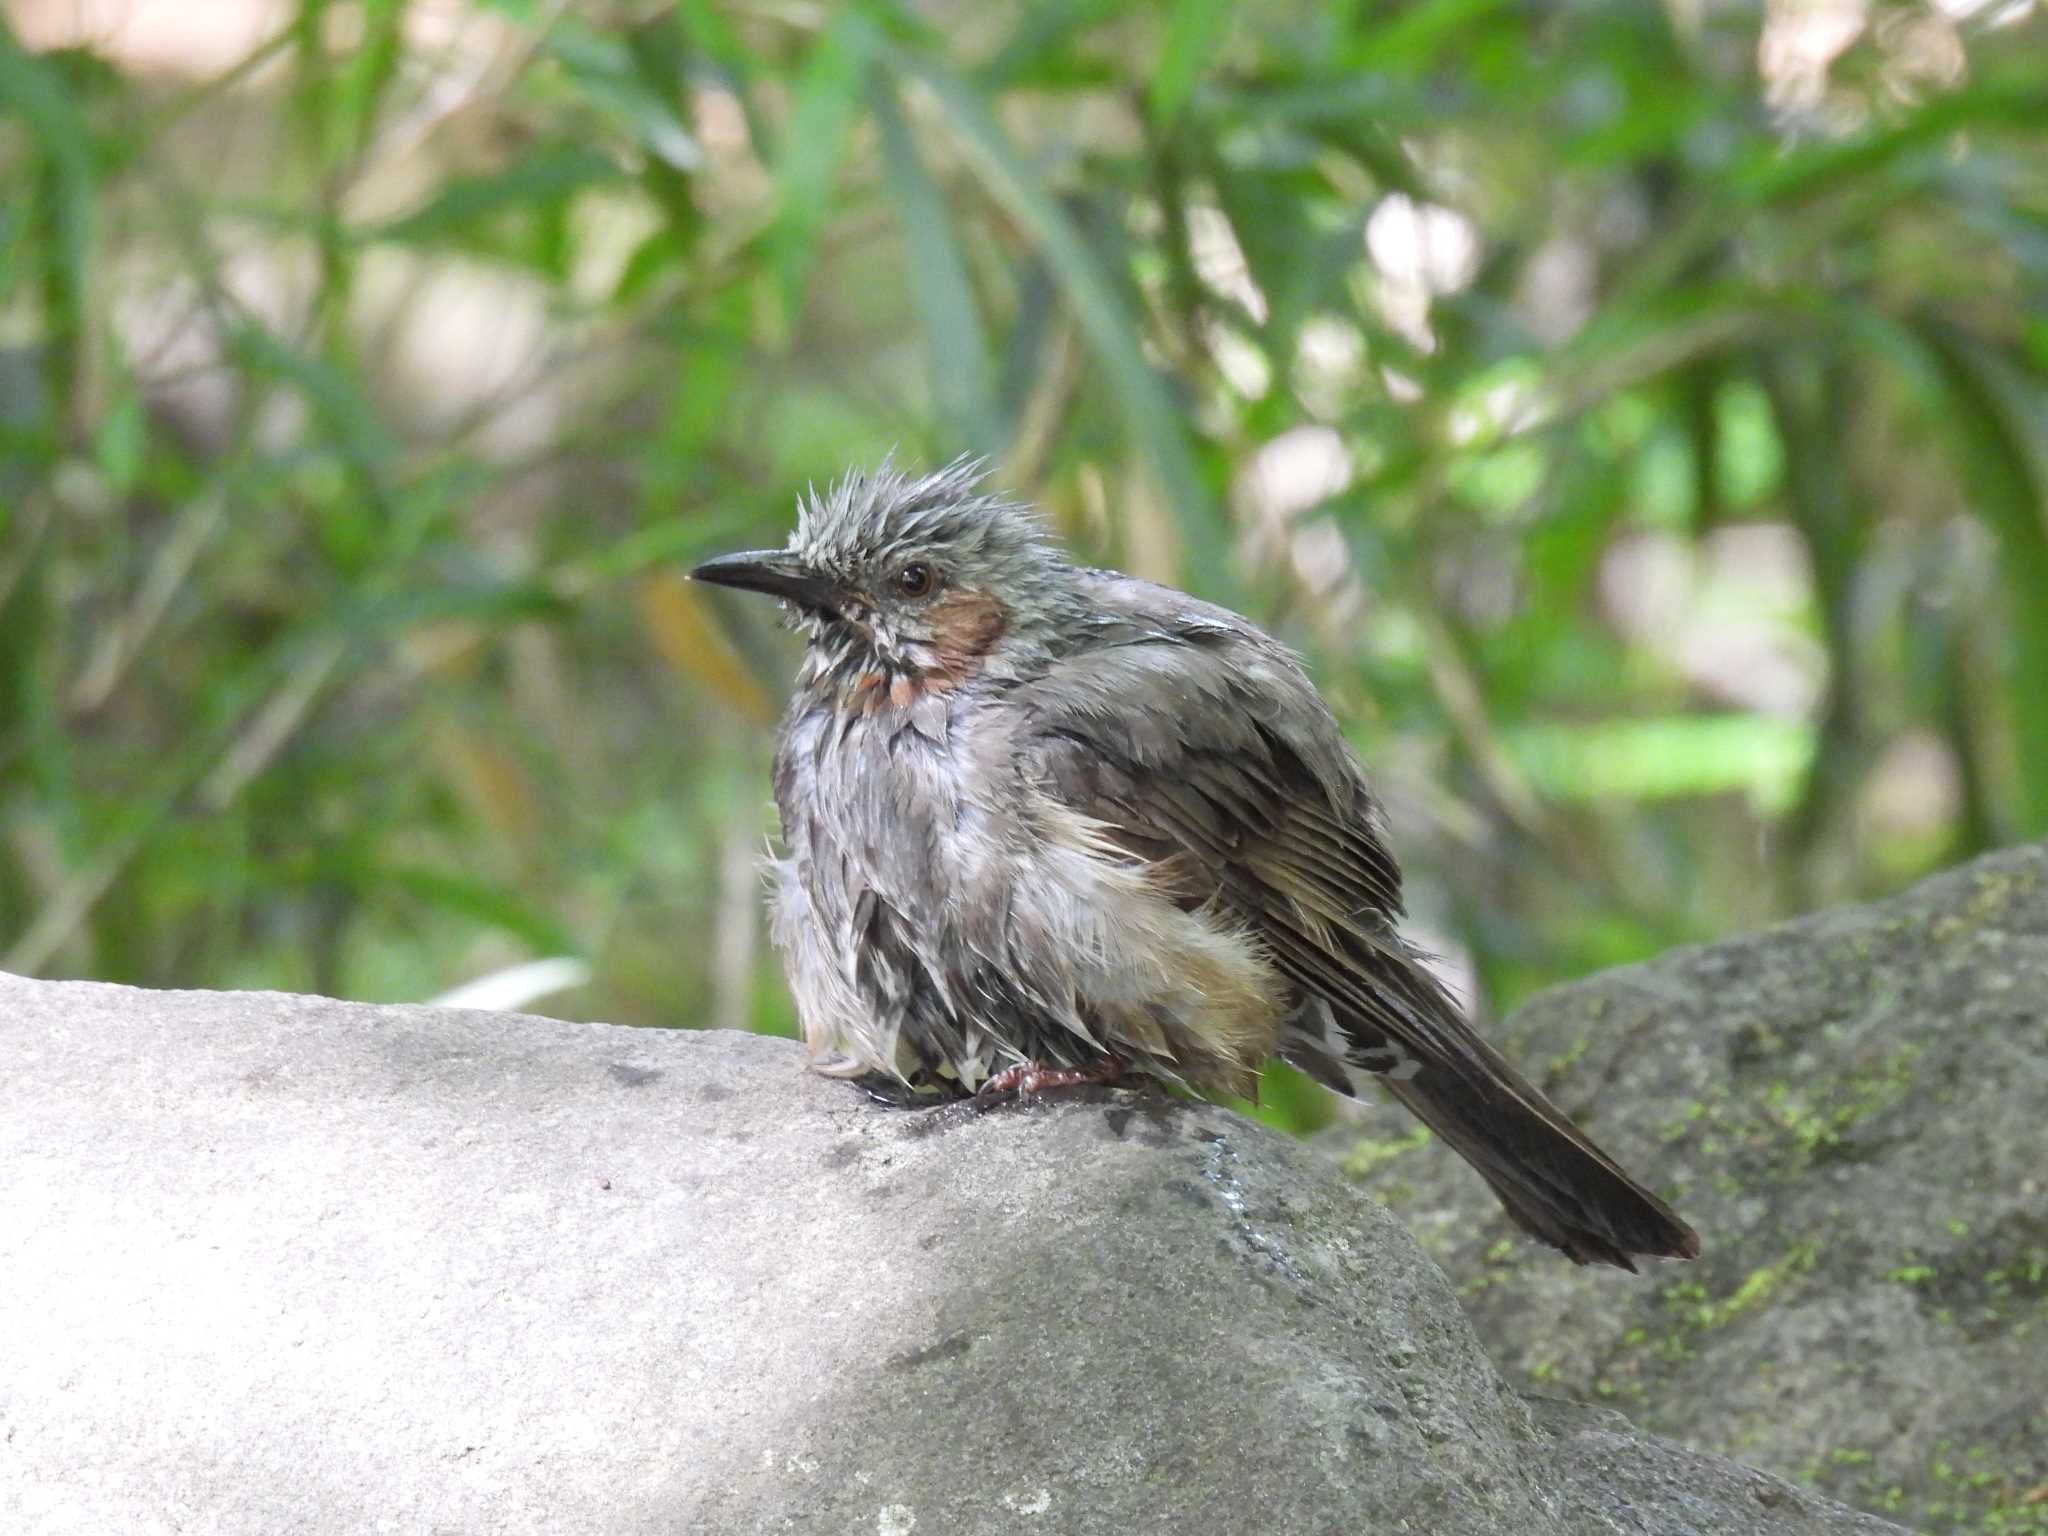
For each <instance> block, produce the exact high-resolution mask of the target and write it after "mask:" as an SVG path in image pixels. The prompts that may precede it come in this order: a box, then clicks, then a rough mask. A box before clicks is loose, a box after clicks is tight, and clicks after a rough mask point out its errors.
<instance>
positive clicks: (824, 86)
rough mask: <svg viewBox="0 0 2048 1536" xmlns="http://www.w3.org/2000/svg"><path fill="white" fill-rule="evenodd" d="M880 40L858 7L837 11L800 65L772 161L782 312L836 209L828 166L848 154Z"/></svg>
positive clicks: (793, 301)
mask: <svg viewBox="0 0 2048 1536" xmlns="http://www.w3.org/2000/svg"><path fill="white" fill-rule="evenodd" d="M879 42H880V35H879V34H878V33H877V32H876V31H875V29H874V27H873V25H872V24H871V23H870V22H869V21H868V19H867V18H866V17H865V16H863V15H862V14H861V13H860V12H859V11H857V10H844V11H841V12H840V13H839V14H838V15H837V16H835V17H834V18H833V20H832V23H831V25H829V26H828V27H826V29H825V30H824V32H823V33H822V34H820V36H819V38H818V40H817V42H816V43H815V44H814V45H813V46H812V48H811V51H810V53H809V54H808V55H807V56H806V57H805V59H804V64H803V68H802V69H800V70H799V71H798V72H797V77H796V82H795V96H794V98H793V100H792V101H791V104H790V111H789V132H788V135H787V136H786V137H785V139H784V140H783V145H782V157H781V159H780V161H779V163H778V164H777V165H776V168H775V180H776V183H777V191H778V193H779V207H778V209H777V213H776V218H775V227H774V228H773V229H772V230H771V231H770V232H769V238H768V247H769V252H770V255H771V259H772V260H773V262H774V265H775V273H776V278H777V282H778V285H779V286H780V288H781V292H782V303H783V310H784V313H785V314H791V315H793V314H794V313H795V312H796V309H797V306H798V303H799V302H800V300H801V298H802V294H803V286H804V279H805V277H806V276H807V275H808V274H809V272H810V266H811V257H812V255H813V253H814V251H815V249H816V246H817V241H818V232H819V231H820V230H821V229H823V228H824V227H825V222H826V220H827V219H828V218H829V217H830V215H831V214H832V212H833V203H834V198H833V191H832V178H833V173H834V172H835V171H836V170H837V169H838V167H839V162H840V160H841V158H842V157H843V156H844V155H845V153H846V145H847V140H848V138H849V136H850V135H851V133H852V130H853V122H854V118H855V115H856V114H857V113H858V111H859V109H860V103H861V98H862V97H863V96H864V95H865V94H866V92H867V81H868V72H869V68H870V66H871V64H872V63H873V60H874V54H875V49H876V47H877V45H878V44H879Z"/></svg>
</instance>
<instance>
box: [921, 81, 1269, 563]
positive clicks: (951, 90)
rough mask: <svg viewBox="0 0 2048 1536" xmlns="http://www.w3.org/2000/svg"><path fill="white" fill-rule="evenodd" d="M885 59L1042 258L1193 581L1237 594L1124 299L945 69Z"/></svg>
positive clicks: (1176, 414) (1174, 416) (1218, 522)
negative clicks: (930, 101) (922, 93)
mask: <svg viewBox="0 0 2048 1536" xmlns="http://www.w3.org/2000/svg"><path fill="white" fill-rule="evenodd" d="M890 59H891V62H892V64H893V66H894V68H895V69H896V70H897V71H898V72H900V73H902V74H906V75H910V76H913V77H915V78H916V79H918V80H921V81H922V82H924V84H925V86H926V88H927V89H928V90H930V92H931V93H932V95H933V97H934V98H935V99H936V100H937V102H938V104H939V107H940V109H941V110H942V111H943V112H944V114H945V117H946V121H947V122H948V124H949V125H950V126H951V127H952V129H953V131H954V133H955V135H957V137H958V138H959V140H960V143H961V146H962V148H964V149H965V150H966V151H967V154H968V158H969V160H970V162H971V163H972V165H973V166H974V169H975V171H976V172H977V174H979V176H980V177H981V180H982V184H983V186H985V187H986V188H987V189H988V192H989V195H990V196H991V197H993V198H995V200H996V201H997V202H999V203H1001V204H1002V205H1003V206H1004V207H1005V208H1006V209H1008V210H1009V212H1010V215H1011V217H1012V218H1014V219H1016V221H1017V222H1018V224H1019V225H1021V226H1022V227H1023V229H1024V231H1025V232H1026V233H1027V234H1028V235H1029V236H1030V237H1031V239H1032V241H1033V242H1034V243H1035V244H1036V245H1037V246H1038V248H1039V250H1040V251H1041V252H1043V254H1044V256H1045V260H1046V264H1047V266H1049V267H1050V268H1051V269H1052V271H1053V274H1054V275H1055V276H1056V277H1057V278H1058V279H1059V283H1060V286H1061V288H1062V289H1063V290H1064V291H1065V293H1066V295H1067V298H1068V300H1069V302H1071V303H1072V304H1073V306H1074V312H1075V314H1076V316H1077V317H1078V318H1079V320H1080V324H1081V330H1082V333H1083V334H1084V335H1085V336H1086V337H1087V338H1088V341H1089V344H1090V346H1091V347H1093V349H1094V352H1095V356H1096V358H1097V359H1098V361H1100V363H1101V364H1102V366H1103V370H1104V372H1105V373H1106V374H1107V375H1108V377H1109V381H1110V385H1111V387H1112V388H1113V389H1114V390H1115V392H1116V395H1117V398H1118V400H1119V402H1120V403H1121V405H1122V407H1123V412H1124V417H1125V420H1126V421H1127V422H1128V424H1129V426H1130V428H1131V430H1132V432H1133V433H1134V434H1135V435H1136V437H1137V440H1138V443H1139V446H1140V447H1141V448H1142V449H1143V450H1144V452H1145V455H1146V457H1147V458H1149V459H1150V460H1151V462H1152V467H1153V469H1154V471H1155V472H1156V473H1157V474H1158V476H1159V478H1160V481H1161V482H1162V485H1163V487H1164V489H1165V491H1166V495H1167V498H1168V500H1169V502H1170V503H1171V504H1172V505H1173V506H1174V508H1175V510H1176V511H1177V512H1178V513H1179V515H1180V516H1181V517H1182V518H1183V519H1184V520H1185V522H1186V525H1187V526H1188V527H1189V528H1190V529H1191V531H1192V533H1193V537H1192V539H1191V540H1190V548H1189V556H1190V560H1191V563H1192V565H1193V567H1194V570H1195V573H1196V575H1197V577H1198V578H1199V581H1200V584H1201V585H1202V587H1203V588H1204V590H1205V591H1207V592H1209V593H1211V594H1212V595H1215V596H1218V597H1219V598H1221V599H1223V600H1225V601H1227V600H1228V599H1229V597H1230V595H1231V593H1232V592H1233V591H1234V589H1235V582H1234V580H1233V579H1232V576H1231V573H1230V569H1229V564H1228V560H1227V558H1226V555H1227V551H1228V549H1229V547H1230V539H1229V533H1228V530H1227V529H1226V527H1225V525H1224V521H1223V517H1222V514H1221V512H1220V511H1219V509H1218V508H1217V506H1216V504H1215V501H1214V500H1213V499H1212V498H1211V497H1210V495H1209V493H1208V491H1207V489H1206V488H1205V487H1204V486H1203V484H1202V480H1201V476H1200V475H1199V474H1198V473H1197V471H1196V468H1195V458H1194V454H1193V453H1192V452H1191V451H1190V450H1189V447H1188V441H1187V437H1186V434H1185V429H1184V428H1183V427H1182V425H1181V421H1180V409H1179V407H1178V406H1177V405H1176V404H1175V402H1174V400H1173V397H1172V396H1171V395H1170V394H1169V393H1168V391H1167V388H1166V385H1165V384H1164V382H1163V381H1162V380H1161V379H1160V377H1159V375H1158V374H1157V373H1156V372H1155V371H1154V370H1153V367H1152V365H1151V363H1149V362H1148V361H1146V358H1145V350H1144V343H1143V341H1142V339H1141V337H1140V334H1139V331H1138V328H1137V326H1136V324H1135V323H1134V322H1133V320H1132V319H1131V316H1130V313H1129V311H1128V310H1127V309H1126V307H1125V305H1124V301H1123V296H1122V294H1121V293H1120V292H1119V291H1118V289H1117V286H1116V285H1115V284H1114V283H1113V282H1111V281H1110V279H1109V276H1108V275H1107V274H1106V273H1105V272H1104V271H1103V270H1102V266H1101V263H1100V262H1099V260H1098V259H1097V257H1096V255H1095V252H1094V251H1093V250H1091V249H1090V248H1089V246H1088V243H1087V242H1086V241H1085V240H1084V239H1082V237H1081V234H1080V231H1079V230H1077V229H1076V228H1075V227H1074V222H1073V220H1072V219H1071V218H1070V217H1069V216H1068V214H1067V211H1066V209H1064V208H1063V207H1061V205H1060V203H1059V201H1058V199H1056V198H1055V197H1054V196H1053V195H1052V193H1051V192H1050V191H1049V190H1048V189H1047V188H1046V186H1045V183H1044V181H1043V180H1042V179H1041V178H1040V176H1039V174H1038V172H1037V170H1036V169H1035V168H1034V167H1033V166H1031V165H1030V164H1029V163H1028V162H1027V161H1026V160H1025V159H1024V157H1023V156H1022V155H1021V154H1019V153H1018V151H1017V148H1016V146H1015V145H1014V144H1012V143H1011V142H1010V138H1009V135H1008V134H1006V133H1004V132H1003V130H1002V129H1001V127H1000V126H998V124H997V123H996V120H995V118H994V117H993V116H992V115H991V114H990V112H989V110H988V108H987V106H986V105H985V104H984V103H983V102H982V101H981V100H980V98H979V97H977V96H976V95H975V93H974V91H973V90H972V89H971V88H970V87H969V86H968V84H967V83H966V82H965V81H964V80H962V79H961V78H960V77H959V76H958V75H956V74H954V73H953V72H952V71H951V70H950V69H948V68H946V67H945V66H944V65H943V64H940V63H938V62H937V61H935V60H933V59H929V58H925V57H923V56H921V55H916V54H908V53H904V52H902V51H900V50H895V49H892V50H891V51H890Z"/></svg>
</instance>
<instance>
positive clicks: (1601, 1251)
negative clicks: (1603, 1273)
mask: <svg viewBox="0 0 2048 1536" xmlns="http://www.w3.org/2000/svg"><path fill="white" fill-rule="evenodd" d="M1487 1054H1489V1055H1491V1056H1493V1058H1494V1059H1493V1062H1492V1066H1493V1068H1494V1070H1493V1072H1492V1073H1491V1074H1489V1075H1487V1076H1484V1077H1475V1076H1468V1075H1466V1074H1465V1073H1463V1072H1461V1071H1459V1070H1457V1069H1455V1068H1448V1067H1425V1068H1423V1070H1421V1071H1419V1072H1417V1073H1416V1074H1415V1075H1414V1076H1413V1077H1410V1078H1407V1079H1406V1080H1401V1079H1396V1078H1388V1079H1387V1087H1388V1088H1389V1089H1390V1090H1391V1091H1392V1092H1393V1094H1394V1097H1396V1098H1397V1099H1399V1100H1400V1101H1401V1102H1402V1103H1403V1104H1405V1105H1407V1106H1408V1108H1409V1109H1410V1110H1412V1111H1413V1112H1414V1113H1415V1116H1416V1118H1417V1119H1419V1120H1421V1121H1422V1123H1423V1124H1424V1125H1426V1126H1428V1127H1429V1128H1430V1130H1432V1131H1433V1132H1435V1133H1436V1135H1437V1136H1439V1137H1440V1138H1442V1139H1443V1140H1444V1141H1445V1142H1447V1143H1449V1145H1450V1146H1451V1148H1452V1150H1453V1151H1455V1152H1456V1153H1457V1154H1458V1155H1459V1156H1460V1157H1462V1158H1464V1159H1465V1161H1466V1162H1468V1163H1470V1164H1471V1165H1472V1166H1473V1168H1475V1169H1476V1170H1478V1173H1479V1175H1480V1177H1481V1178H1483V1179H1485V1180H1486V1182H1487V1183H1488V1184H1490V1185H1492V1186H1493V1192H1494V1193H1495V1194H1496V1195H1498V1196H1499V1197H1500V1203H1501V1204H1502V1205H1504V1206H1506V1207H1507V1213H1508V1215H1509V1216H1511V1217H1512V1218H1513V1219H1514V1221H1515V1224H1516V1225H1517V1226H1519V1227H1521V1228H1522V1230H1523V1231H1525V1232H1527V1233H1529V1234H1530V1235H1531V1236H1533V1237H1536V1238H1540V1239H1541V1240H1542V1241H1544V1242H1546V1243H1548V1244H1550V1245H1551V1247H1553V1248H1557V1249H1560V1250H1562V1251H1563V1253H1564V1254H1565V1255H1566V1256H1567V1257H1568V1258H1570V1259H1571V1260H1572V1262H1574V1263H1576V1264H1612V1265H1615V1266H1616V1267H1617V1268H1620V1269H1627V1270H1633V1269H1634V1268H1635V1267H1636V1266H1635V1263H1634V1257H1633V1256H1635V1255H1643V1256H1646V1257H1654V1258H1672V1259H1692V1258H1697V1257H1699V1251H1700V1239H1699V1234H1698V1233H1697V1232H1695V1231H1693V1229H1692V1228H1691V1227H1689V1226H1687V1225H1686V1224H1685V1223H1684V1222H1683V1221H1681V1220H1679V1218H1678V1215H1677V1213H1676V1212H1675V1211H1673V1210H1672V1209H1671V1207H1670V1206H1668V1205H1666V1204H1665V1203H1664V1202H1663V1201H1662V1200H1660V1199H1658V1198H1657V1197H1656V1196H1655V1195H1653V1194H1651V1193H1650V1192H1649V1191H1648V1190H1647V1189H1645V1188H1643V1186H1642V1185H1640V1184H1638V1183H1637V1182H1636V1181H1635V1180H1634V1179H1632V1178H1630V1177H1629V1176H1628V1175H1627V1174H1626V1173H1624V1172H1623V1171H1622V1169H1621V1167H1620V1165H1619V1164H1617V1163H1616V1162H1615V1161H1614V1159H1613V1158H1611V1157H1609V1156H1608V1155H1607V1154H1606V1153H1605V1152H1602V1151H1601V1150H1600V1149H1599V1148H1598V1147H1597V1146H1595V1145H1594V1144H1593V1142H1592V1140H1591V1139H1590V1138H1589V1137H1588V1136H1587V1135H1586V1134H1585V1132H1583V1131H1581V1130H1580V1129H1579V1128H1578V1127H1577V1126H1575V1125H1573V1124H1572V1123H1571V1122H1570V1121H1569V1120H1567V1119H1566V1118H1565V1116H1564V1112H1563V1111H1562V1110H1560V1109H1559V1108H1558V1107H1557V1106H1556V1105H1554V1104H1552V1103H1551V1102H1550V1101H1549V1100H1548V1099H1546V1098H1545V1097H1544V1096H1543V1094H1542V1092H1541V1091H1540V1090H1539V1089H1537V1087H1536V1086H1535V1085H1534V1084H1533V1083H1531V1082H1529V1080H1528V1079H1527V1078H1525V1077H1523V1076H1522V1075H1521V1074H1520V1073H1518V1072H1516V1071H1515V1069H1514V1068H1513V1067H1510V1066H1509V1065H1508V1064H1507V1063H1506V1062H1505V1061H1503V1060H1501V1059H1500V1057H1499V1055H1498V1053H1496V1052H1493V1051H1492V1050H1491V1048H1488V1052H1487Z"/></svg>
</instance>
